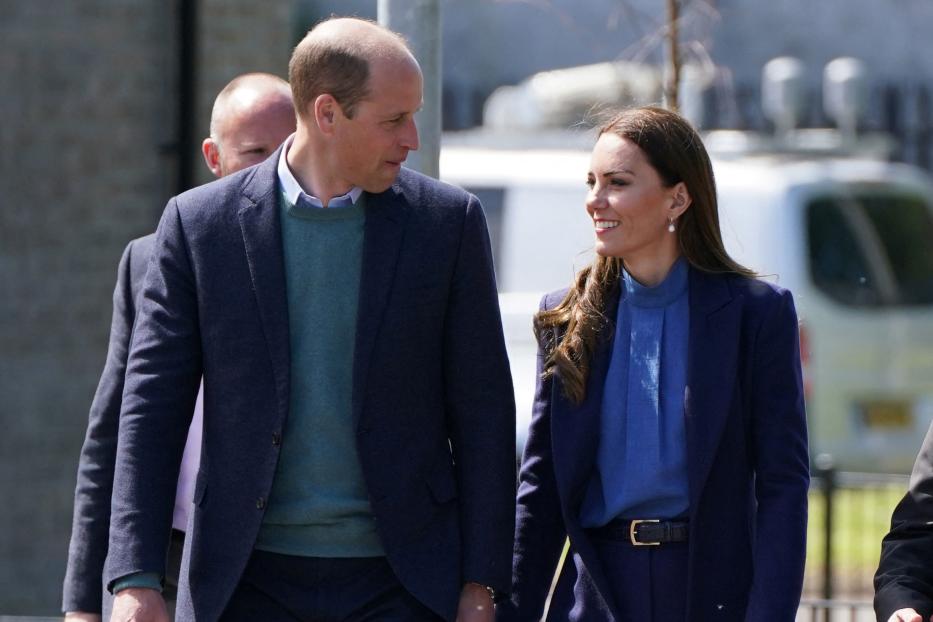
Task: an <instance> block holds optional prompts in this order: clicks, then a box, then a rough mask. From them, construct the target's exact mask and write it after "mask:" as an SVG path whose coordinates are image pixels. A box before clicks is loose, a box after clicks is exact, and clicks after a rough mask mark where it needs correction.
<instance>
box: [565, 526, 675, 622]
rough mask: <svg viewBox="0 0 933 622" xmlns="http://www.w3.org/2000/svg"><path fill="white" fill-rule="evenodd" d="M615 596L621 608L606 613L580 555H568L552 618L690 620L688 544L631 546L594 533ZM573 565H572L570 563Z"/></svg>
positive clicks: (645, 621)
mask: <svg viewBox="0 0 933 622" xmlns="http://www.w3.org/2000/svg"><path fill="white" fill-rule="evenodd" d="M593 544H594V545H595V546H596V550H597V552H598V554H599V561H600V565H601V566H602V571H603V573H604V574H605V575H606V577H607V578H608V583H609V585H610V587H611V590H612V593H611V594H606V595H603V596H604V598H605V599H606V600H607V601H608V600H609V599H612V601H613V602H615V605H616V607H617V609H618V610H619V612H620V617H619V618H618V619H613V618H612V617H611V616H609V615H608V613H607V612H606V609H605V605H604V604H603V603H602V602H601V601H598V600H597V599H599V596H598V595H597V589H596V586H595V585H594V584H593V583H592V579H591V578H590V575H589V573H588V572H586V571H585V570H584V569H583V568H582V567H581V568H576V569H575V568H574V567H573V566H574V565H581V566H582V561H581V560H580V558H579V556H575V559H574V560H573V561H571V560H570V559H568V560H567V562H566V563H565V568H564V570H563V571H562V573H561V575H562V576H561V580H560V581H559V583H558V585H557V588H556V589H555V592H554V598H553V600H552V602H551V606H550V609H549V611H548V617H547V619H548V620H549V621H552V620H553V621H555V622H556V621H557V620H560V621H561V622H563V621H565V620H566V621H568V622H652V621H653V622H686V619H687V613H686V611H687V609H686V605H687V550H688V548H687V546H688V545H687V543H686V542H670V543H664V544H661V545H660V546H632V545H631V544H630V543H628V542H618V541H612V540H601V539H598V538H593ZM567 564H570V565H571V567H569V568H568V567H566V566H567Z"/></svg>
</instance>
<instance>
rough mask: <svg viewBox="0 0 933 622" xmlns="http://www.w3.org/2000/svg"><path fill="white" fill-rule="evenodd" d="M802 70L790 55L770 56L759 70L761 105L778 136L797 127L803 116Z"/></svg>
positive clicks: (800, 63)
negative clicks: (760, 71)
mask: <svg viewBox="0 0 933 622" xmlns="http://www.w3.org/2000/svg"><path fill="white" fill-rule="evenodd" d="M803 74H804V68H803V63H802V62H800V61H799V60H798V59H796V58H793V57H790V56H781V57H778V58H773V59H771V60H770V61H768V62H767V64H765V66H764V69H763V70H762V75H761V108H762V110H763V111H764V113H765V116H766V117H768V119H770V120H771V121H772V122H773V123H774V129H775V132H776V133H777V136H778V137H779V138H780V137H783V136H785V135H787V134H788V133H789V132H791V131H792V130H793V129H794V128H795V127H797V123H798V121H800V119H801V117H802V116H803V109H804V103H805V101H804V84H803Z"/></svg>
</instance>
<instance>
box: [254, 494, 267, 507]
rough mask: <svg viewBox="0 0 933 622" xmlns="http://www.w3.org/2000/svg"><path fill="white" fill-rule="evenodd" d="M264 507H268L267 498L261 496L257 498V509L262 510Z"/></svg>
mask: <svg viewBox="0 0 933 622" xmlns="http://www.w3.org/2000/svg"><path fill="white" fill-rule="evenodd" d="M264 507H266V500H265V499H263V498H262V497H259V498H258V499H256V509H257V510H261V509H262V508H264Z"/></svg>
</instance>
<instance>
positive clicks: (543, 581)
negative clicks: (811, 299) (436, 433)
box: [499, 268, 809, 622]
mask: <svg viewBox="0 0 933 622" xmlns="http://www.w3.org/2000/svg"><path fill="white" fill-rule="evenodd" d="M689 283H690V285H689V287H690V291H689V302H690V335H689V344H688V361H687V365H688V367H687V387H686V390H685V400H684V417H685V421H686V433H687V463H688V468H689V473H688V476H689V500H690V510H689V521H690V534H689V563H688V576H689V579H688V584H687V585H686V586H671V589H678V590H679V589H683V590H686V596H687V611H688V614H687V620H689V622H705V621H707V620H710V621H713V620H717V621H719V620H755V621H759V620H761V621H764V620H775V621H782V622H783V621H788V622H789V621H792V620H794V617H795V614H796V610H797V605H798V602H799V598H800V591H801V587H802V583H803V568H804V558H805V555H806V546H805V541H806V524H807V489H808V486H809V468H808V455H807V433H806V421H805V414H804V403H803V387H802V381H801V368H800V351H799V339H798V332H797V316H796V313H795V311H794V305H793V301H792V298H791V295H790V293H789V292H787V291H784V290H781V289H779V288H777V287H773V286H771V285H768V284H765V283H763V282H761V281H755V280H751V279H747V278H741V277H737V276H723V275H710V274H707V273H703V272H700V271H698V270H695V269H693V268H691V270H690V276H689ZM565 293H566V290H565V291H563V292H556V293H553V294H550V295H547V296H545V297H544V299H543V300H542V308H552V307H554V306H555V305H557V304H558V303H559V302H560V301H561V300H562V299H563V297H564V295H565ZM617 304H618V299H617V298H616V300H614V301H613V303H612V305H611V308H609V309H607V311H606V314H605V315H606V317H607V318H610V319H613V318H615V316H616V305H617ZM611 333H612V331H603V335H605V336H607V337H605V338H603V339H602V341H601V343H600V344H599V348H598V350H597V352H596V354H595V355H594V357H593V360H592V362H591V368H590V375H589V379H588V383H587V391H586V398H585V400H584V401H583V402H582V403H581V404H580V405H575V404H573V403H572V402H570V401H569V400H568V399H567V398H566V397H565V396H564V394H563V391H562V388H561V383H560V376H559V374H558V375H557V376H556V377H555V378H553V379H549V380H547V381H543V382H542V381H539V383H538V388H537V393H536V396H535V403H534V416H533V418H532V423H531V428H530V432H529V435H528V443H527V445H526V448H525V456H524V460H523V466H522V471H521V476H520V480H521V483H520V487H519V493H518V510H517V519H516V542H515V555H514V562H513V564H514V566H513V576H512V583H513V595H512V599H511V601H509V602H508V603H504V604H503V605H502V606H501V607H500V608H499V619H500V620H515V621H528V620H537V619H539V618H540V616H541V612H542V608H543V605H544V601H545V596H546V594H547V591H548V587H549V585H550V582H551V578H552V576H553V574H554V570H555V566H556V564H557V561H558V557H559V555H560V552H561V547H562V545H563V542H564V539H565V536H569V538H570V552H569V555H568V559H567V560H566V562H565V563H564V565H563V569H562V573H561V577H560V580H559V581H558V584H557V587H556V589H555V593H554V597H553V600H552V602H551V607H550V610H549V611H550V614H549V617H548V619H549V620H561V619H566V615H567V611H569V610H570V608H571V607H572V604H573V602H574V600H575V599H584V600H585V602H586V603H587V605H588V611H589V612H590V613H589V614H587V617H586V620H588V621H590V620H592V621H608V620H618V622H627V621H623V620H621V619H620V618H619V615H618V607H617V605H616V604H615V602H614V595H613V594H612V593H611V592H610V589H609V587H608V584H607V580H606V577H605V575H604V574H603V573H602V570H601V568H600V565H599V561H598V558H597V554H596V550H595V548H594V545H593V543H592V542H591V540H590V539H589V538H588V536H587V534H586V532H585V530H584V529H582V528H581V526H580V520H579V515H580V505H581V502H582V500H583V496H584V492H585V490H586V488H587V485H588V483H589V481H590V478H591V475H592V471H593V468H594V460H595V456H596V455H597V448H598V446H599V430H600V409H601V401H602V393H603V384H604V382H605V376H606V371H607V369H608V366H609V359H610V354H611V350H612V340H611V338H609V337H608V336H609V335H611ZM542 364H543V354H542V352H541V350H540V349H539V360H538V367H539V376H540V371H541V369H542ZM628 518H639V517H628ZM640 518H657V517H640ZM575 591H576V595H574V592H575Z"/></svg>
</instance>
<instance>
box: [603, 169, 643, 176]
mask: <svg viewBox="0 0 933 622" xmlns="http://www.w3.org/2000/svg"><path fill="white" fill-rule="evenodd" d="M620 173H625V174H627V175H631V176H632V177H635V173H633V172H632V171H630V170H628V169H627V168H620V169H619V170H617V171H606V172H605V173H603V177H612V176H613V175H619V174H620Z"/></svg>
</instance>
